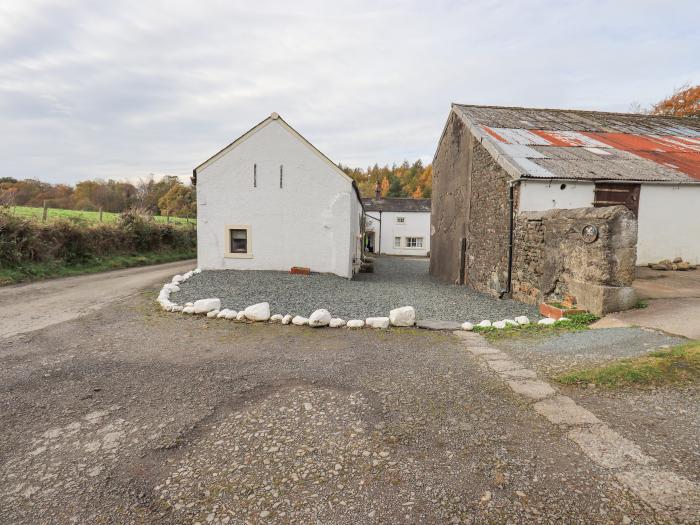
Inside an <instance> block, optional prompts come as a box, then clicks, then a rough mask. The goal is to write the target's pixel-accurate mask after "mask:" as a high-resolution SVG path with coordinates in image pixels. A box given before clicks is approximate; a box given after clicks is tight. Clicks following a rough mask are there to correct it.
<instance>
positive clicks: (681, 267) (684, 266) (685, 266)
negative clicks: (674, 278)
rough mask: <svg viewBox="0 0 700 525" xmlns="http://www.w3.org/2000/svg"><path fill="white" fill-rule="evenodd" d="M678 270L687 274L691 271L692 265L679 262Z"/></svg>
mask: <svg viewBox="0 0 700 525" xmlns="http://www.w3.org/2000/svg"><path fill="white" fill-rule="evenodd" d="M676 266H677V269H678V270H680V271H681V272H685V271H688V270H690V263H687V262H685V261H681V262H679V263H678V264H677V265H676Z"/></svg>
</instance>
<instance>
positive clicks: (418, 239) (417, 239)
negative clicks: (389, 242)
mask: <svg viewBox="0 0 700 525" xmlns="http://www.w3.org/2000/svg"><path fill="white" fill-rule="evenodd" d="M404 239H406V243H405V245H404V248H408V249H409V250H422V249H423V237H404ZM411 240H413V241H415V243H416V245H415V246H411V243H410V241H411ZM419 243H420V244H419Z"/></svg>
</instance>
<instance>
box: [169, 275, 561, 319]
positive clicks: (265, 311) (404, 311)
mask: <svg viewBox="0 0 700 525" xmlns="http://www.w3.org/2000/svg"><path fill="white" fill-rule="evenodd" d="M201 272H202V270H201V269H200V268H196V269H194V270H191V271H189V272H187V273H185V274H182V275H175V276H174V277H173V278H172V280H171V281H170V282H169V283H166V284H164V285H163V288H161V290H160V293H159V294H158V303H159V304H160V306H161V308H163V310H166V311H168V312H182V313H184V314H204V315H206V316H207V317H209V318H216V319H229V320H233V321H270V322H273V323H275V322H280V323H282V324H285V325H287V324H293V325H296V326H304V325H308V326H312V327H316V328H319V327H322V326H330V327H331V328H340V327H343V326H346V327H348V328H363V327H364V326H368V327H370V328H388V327H389V326H413V325H415V323H416V310H415V308H413V307H412V306H402V307H400V308H394V309H393V310H391V311H390V312H389V317H368V318H367V319H364V320H363V319H350V320H349V321H345V320H344V319H341V318H339V317H333V316H332V315H331V314H330V312H329V311H328V310H326V309H325V308H320V309H318V310H315V311H314V312H313V313H312V314H311V315H310V316H309V317H304V316H301V315H294V316H293V315H291V314H287V315H282V314H273V315H270V304H269V303H258V304H254V305H251V306H248V307H247V308H245V309H244V310H241V311H240V312H236V311H235V310H231V309H229V308H223V309H222V308H221V300H220V299H218V298H216V297H212V298H208V299H199V300H198V301H195V302H193V303H185V304H184V305H179V304H177V303H175V302H173V301H171V300H170V294H171V293H174V292H179V291H180V286H179V285H180V284H182V283H183V282H185V281H187V280H188V279H189V278H190V277H192V276H193V275H195V274H198V273H201ZM561 320H564V319H561ZM561 320H560V321H561ZM555 322H556V321H555V320H554V319H550V318H545V319H540V320H539V321H538V324H542V325H551V324H554V323H555ZM528 324H530V319H528V318H527V317H526V316H524V315H521V316H519V317H516V318H515V319H504V320H502V321H495V322H493V323H492V322H491V321H489V320H483V321H481V322H480V323H478V324H476V325H474V324H472V323H470V322H465V323H463V324H462V330H467V331H471V330H473V329H474V328H475V327H481V328H489V327H493V328H497V329H504V328H506V327H508V326H525V325H528Z"/></svg>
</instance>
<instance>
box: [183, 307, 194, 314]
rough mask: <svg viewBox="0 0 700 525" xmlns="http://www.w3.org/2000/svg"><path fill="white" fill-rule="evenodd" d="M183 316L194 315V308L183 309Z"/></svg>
mask: <svg viewBox="0 0 700 525" xmlns="http://www.w3.org/2000/svg"><path fill="white" fill-rule="evenodd" d="M182 313H183V314H193V313H194V306H185V307H184V308H183V309H182Z"/></svg>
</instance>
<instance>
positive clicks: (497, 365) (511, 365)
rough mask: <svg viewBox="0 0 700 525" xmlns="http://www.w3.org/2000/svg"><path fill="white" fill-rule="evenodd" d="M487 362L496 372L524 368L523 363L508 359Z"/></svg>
mask: <svg viewBox="0 0 700 525" xmlns="http://www.w3.org/2000/svg"><path fill="white" fill-rule="evenodd" d="M486 364H487V365H488V366H489V368H490V369H491V370H494V371H496V372H505V371H506V370H518V369H522V368H523V365H521V364H520V363H516V362H515V361H510V360H508V359H501V360H496V361H487V362H486Z"/></svg>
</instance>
